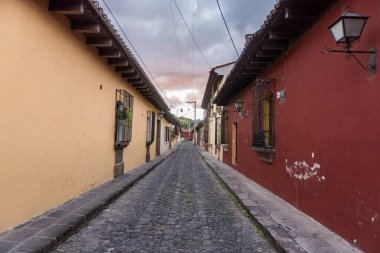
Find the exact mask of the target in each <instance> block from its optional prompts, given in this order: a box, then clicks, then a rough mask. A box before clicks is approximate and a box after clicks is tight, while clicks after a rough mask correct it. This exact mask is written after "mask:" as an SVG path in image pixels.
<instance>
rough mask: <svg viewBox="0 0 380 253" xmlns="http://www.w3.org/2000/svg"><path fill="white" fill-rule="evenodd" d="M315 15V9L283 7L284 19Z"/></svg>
mask: <svg viewBox="0 0 380 253" xmlns="http://www.w3.org/2000/svg"><path fill="white" fill-rule="evenodd" d="M316 17H317V15H316V13H315V11H313V10H310V9H309V10H308V9H296V8H286V9H285V19H286V20H297V19H314V18H316Z"/></svg>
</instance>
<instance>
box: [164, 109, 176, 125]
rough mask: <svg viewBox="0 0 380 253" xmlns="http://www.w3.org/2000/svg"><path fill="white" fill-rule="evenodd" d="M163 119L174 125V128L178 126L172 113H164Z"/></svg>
mask: <svg viewBox="0 0 380 253" xmlns="http://www.w3.org/2000/svg"><path fill="white" fill-rule="evenodd" d="M164 118H165V119H166V120H167V121H169V122H170V123H172V124H173V125H176V126H179V125H180V124H179V120H178V118H177V117H176V116H174V115H173V114H172V113H170V112H166V113H165V114H164Z"/></svg>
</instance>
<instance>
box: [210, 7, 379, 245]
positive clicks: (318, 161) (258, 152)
mask: <svg viewBox="0 0 380 253" xmlns="http://www.w3.org/2000/svg"><path fill="white" fill-rule="evenodd" d="M347 7H348V9H347ZM345 9H346V10H347V11H348V12H355V13H360V14H362V15H364V16H368V17H369V19H368V21H367V23H366V25H365V28H364V30H363V33H362V36H361V38H360V41H359V42H358V43H356V44H354V45H353V47H352V50H369V49H371V48H377V49H379V48H380V15H379V14H380V1H378V0H368V1H361V0H341V1H328V0H310V1H305V0H282V1H278V4H277V5H276V6H275V8H274V10H273V11H272V12H271V13H270V15H269V16H268V17H267V20H266V21H265V23H264V25H263V26H262V27H261V29H260V30H259V31H258V32H256V33H255V34H253V35H252V36H247V39H248V43H247V45H246V47H245V49H244V51H243V52H242V54H241V56H240V58H239V59H238V61H237V63H236V65H235V67H234V68H233V69H232V71H231V72H230V74H229V75H228V77H227V79H226V82H225V84H224V86H223V87H222V88H221V90H220V92H219V94H218V95H217V98H216V100H215V102H216V103H217V104H218V105H220V106H225V126H224V131H225V134H227V135H229V138H228V143H227V144H228V149H226V150H225V152H224V155H223V159H224V162H225V163H227V164H228V165H230V166H231V167H233V168H235V169H236V170H238V171H240V172H241V173H243V174H245V175H246V176H248V177H249V178H251V179H252V180H254V181H256V182H257V183H259V184H261V185H262V186H264V187H266V188H267V189H269V190H270V191H272V192H273V193H275V194H277V195H278V196H279V197H281V198H282V199H284V200H286V201H287V202H289V203H290V204H292V205H293V206H295V207H296V208H298V209H300V210H301V211H303V212H304V213H306V214H308V215H309V216H311V217H313V218H314V219H315V220H317V221H318V222H320V223H322V224H323V225H325V226H326V227H328V228H330V229H331V230H332V231H334V232H336V233H337V234H339V235H341V236H343V237H344V238H345V239H347V240H348V241H350V242H351V243H353V244H355V245H357V246H358V247H359V248H361V249H363V250H365V251H366V252H379V250H380V137H379V136H380V127H379V125H380V110H379V108H380V99H379V94H380V80H379V73H378V72H379V71H377V72H376V71H366V70H365V69H364V68H363V67H362V66H360V65H359V64H358V62H356V61H355V59H353V58H352V57H351V59H346V54H344V53H330V54H326V55H325V54H322V53H321V51H324V52H325V53H326V50H324V48H325V47H328V48H338V45H336V44H335V42H334V40H333V37H332V36H331V33H330V31H329V30H328V27H329V26H330V25H331V24H333V23H334V21H336V20H337V19H338V17H340V16H341V15H342V12H343V11H344V10H345ZM355 56H356V57H357V58H358V60H359V61H361V62H362V63H363V64H364V65H367V63H368V61H369V57H370V56H369V55H368V54H357V55H355ZM238 100H241V101H243V102H244V105H243V108H242V109H241V112H240V113H238V112H236V108H235V102H236V101H238ZM235 141H236V142H235ZM234 143H236V144H234Z"/></svg>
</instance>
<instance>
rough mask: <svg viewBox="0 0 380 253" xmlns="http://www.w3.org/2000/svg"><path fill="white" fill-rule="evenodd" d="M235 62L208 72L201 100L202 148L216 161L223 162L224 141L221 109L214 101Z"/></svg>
mask: <svg viewBox="0 0 380 253" xmlns="http://www.w3.org/2000/svg"><path fill="white" fill-rule="evenodd" d="M234 64H235V62H230V63H227V64H224V65H220V66H216V67H214V68H212V69H211V70H210V74H209V78H208V80H207V84H206V88H205V92H204V95H203V99H202V105H201V106H202V108H203V109H204V110H205V111H206V113H205V118H204V124H205V127H204V131H205V132H204V135H205V137H204V147H205V149H206V150H207V151H208V152H209V153H210V154H212V155H213V156H214V157H215V158H216V159H218V160H220V161H223V148H224V147H225V145H227V144H226V143H225V139H224V137H223V131H222V130H223V129H222V128H223V127H224V124H225V123H224V122H222V120H223V118H224V117H223V115H222V113H223V107H222V106H217V105H216V104H215V103H214V99H215V97H216V95H217V94H218V92H219V90H220V89H221V87H223V85H224V81H225V80H226V77H227V76H228V74H229V72H230V71H231V69H232V68H233V66H234Z"/></svg>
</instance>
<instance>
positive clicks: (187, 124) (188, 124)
mask: <svg viewBox="0 0 380 253" xmlns="http://www.w3.org/2000/svg"><path fill="white" fill-rule="evenodd" d="M178 120H179V124H180V126H181V128H193V127H194V121H193V120H192V119H189V118H186V117H184V116H180V117H178Z"/></svg>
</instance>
